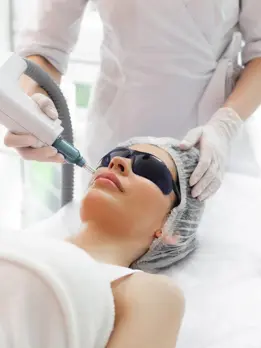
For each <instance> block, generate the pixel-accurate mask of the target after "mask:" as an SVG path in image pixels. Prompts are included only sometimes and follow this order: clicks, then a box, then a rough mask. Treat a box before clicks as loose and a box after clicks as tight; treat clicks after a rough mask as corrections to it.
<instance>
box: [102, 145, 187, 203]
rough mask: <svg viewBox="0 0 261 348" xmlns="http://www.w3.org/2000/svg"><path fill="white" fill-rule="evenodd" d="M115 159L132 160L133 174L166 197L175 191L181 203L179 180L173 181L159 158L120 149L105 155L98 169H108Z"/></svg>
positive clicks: (145, 153)
mask: <svg viewBox="0 0 261 348" xmlns="http://www.w3.org/2000/svg"><path fill="white" fill-rule="evenodd" d="M114 157H123V158H128V159H130V160H131V164H132V171H133V173H135V174H137V175H139V176H142V177H143V178H146V179H148V180H150V181H151V182H153V183H154V184H155V185H157V186H158V188H159V189H160V190H161V191H162V193H163V194H164V195H168V194H170V193H171V191H172V190H173V191H174V193H175V195H176V197H177V205H179V203H180V201H181V194H180V186H179V180H178V179H177V182H175V181H174V180H173V178H172V175H171V173H170V171H169V169H168V167H167V166H166V165H165V163H164V162H162V161H161V160H160V159H159V158H158V157H156V156H154V155H152V154H150V153H147V152H141V151H137V150H132V149H129V148H127V147H118V148H116V149H114V150H112V151H110V152H109V153H108V154H107V155H105V156H104V157H103V158H102V159H101V161H100V162H99V164H98V166H97V168H101V167H108V166H109V164H110V162H111V160H112V159H113V158H114Z"/></svg>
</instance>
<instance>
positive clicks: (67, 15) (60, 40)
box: [15, 0, 88, 74]
mask: <svg viewBox="0 0 261 348" xmlns="http://www.w3.org/2000/svg"><path fill="white" fill-rule="evenodd" d="M87 1H88V0H72V1H68V0H30V1H29V0H27V1H26V3H27V7H28V17H27V16H25V17H24V18H23V19H22V24H21V28H18V36H17V40H16V44H15V51H16V52H17V53H18V54H20V55H21V56H23V57H26V56H29V55H41V56H43V57H44V58H46V59H47V60H48V61H49V62H50V63H52V65H53V66H54V67H55V68H56V69H57V70H58V71H59V72H61V73H62V74H64V73H65V72H66V69H67V65H68V60H69V55H70V53H71V52H72V50H73V48H74V46H75V44H76V42H77V39H78V36H79V32H80V26H81V20H82V17H83V14H84V10H85V6H86V4H87Z"/></svg>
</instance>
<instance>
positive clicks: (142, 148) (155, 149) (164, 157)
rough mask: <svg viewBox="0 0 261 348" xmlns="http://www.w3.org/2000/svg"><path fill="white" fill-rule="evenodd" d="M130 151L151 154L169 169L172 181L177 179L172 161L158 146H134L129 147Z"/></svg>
mask: <svg viewBox="0 0 261 348" xmlns="http://www.w3.org/2000/svg"><path fill="white" fill-rule="evenodd" d="M130 148H131V149H133V150H137V151H143V152H147V153H151V154H152V155H154V156H156V157H158V158H159V159H160V160H161V161H162V162H164V163H165V164H166V166H167V167H168V168H169V170H170V172H171V174H172V176H173V179H174V180H176V178H177V170H176V166H175V163H174V162H173V159H172V158H171V156H170V154H169V153H168V152H167V151H165V150H163V149H161V148H160V147H158V146H155V145H151V144H135V145H132V146H130Z"/></svg>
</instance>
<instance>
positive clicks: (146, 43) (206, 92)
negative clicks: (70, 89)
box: [17, 0, 261, 172]
mask: <svg viewBox="0 0 261 348" xmlns="http://www.w3.org/2000/svg"><path fill="white" fill-rule="evenodd" d="M86 3H87V2H86V0H73V1H68V0H67V1H62V0H49V1H48V4H46V1H44V0H37V4H35V6H36V7H37V14H36V15H35V17H34V20H32V19H31V20H29V21H28V22H27V25H26V27H25V29H24V30H23V31H22V32H21V35H20V38H19V40H18V45H17V51H18V52H19V53H20V54H21V55H24V56H26V55H30V54H40V55H42V56H44V57H46V58H47V59H48V60H49V61H50V62H51V63H52V64H53V65H54V66H55V67H56V68H57V69H58V70H60V71H61V72H62V73H64V72H65V71H66V67H67V64H68V58H69V53H70V52H71V50H72V49H73V46H74V44H75V42H76V40H77V37H78V33H79V29H80V22H81V16H82V14H83V11H84V8H85V5H86ZM96 3H97V6H98V10H99V12H100V16H101V19H102V21H103V25H104V40H103V43H102V47H101V72H100V76H99V79H98V81H97V84H96V86H95V89H94V92H93V96H92V103H91V107H90V109H89V113H88V117H87V129H86V142H87V144H86V145H87V147H86V155H87V158H88V159H89V160H90V162H91V163H92V164H95V163H96V162H97V161H98V160H99V158H100V157H101V156H102V155H103V154H104V153H105V152H106V151H108V150H109V149H111V148H112V147H114V146H115V145H116V144H117V143H118V142H120V141H123V140H125V139H127V138H129V137H132V136H141V135H150V136H172V137H176V138H181V137H182V136H184V135H185V134H186V132H187V131H188V130H189V129H191V128H193V127H195V126H197V125H202V124H204V123H205V122H206V121H208V120H209V119H210V118H211V116H212V115H213V113H214V112H215V111H216V110H217V109H218V108H219V107H220V106H222V104H223V102H224V101H225V99H226V97H227V96H228V95H229V93H231V90H232V88H233V85H234V83H235V80H236V77H237V76H238V73H239V71H240V69H239V67H238V64H237V61H238V60H237V58H238V53H239V52H240V50H241V35H242V36H243V39H244V41H245V46H244V48H243V51H242V62H243V64H246V63H247V62H249V61H250V60H251V59H253V58H255V57H261V21H260V13H261V1H260V0H242V1H240V0H211V1H210V0H197V1H195V0H162V1H159V0H142V1H140V0H124V1H119V0H97V1H96ZM30 18H32V13H30ZM29 23H30V24H29ZM86 45H88V42H86ZM242 141H243V142H242ZM242 141H241V147H237V153H235V154H234V159H235V160H236V161H235V162H236V163H235V166H234V167H235V168H237V169H241V171H242V170H243V171H244V170H245V169H246V168H247V165H246V163H247V161H248V165H250V167H248V168H250V171H252V172H253V170H255V168H253V166H252V161H253V154H252V152H251V148H250V145H249V142H248V141H247V135H246V134H243V138H242ZM242 144H243V147H242ZM242 148H243V149H244V158H242V153H241V151H242ZM239 167H240V168H239Z"/></svg>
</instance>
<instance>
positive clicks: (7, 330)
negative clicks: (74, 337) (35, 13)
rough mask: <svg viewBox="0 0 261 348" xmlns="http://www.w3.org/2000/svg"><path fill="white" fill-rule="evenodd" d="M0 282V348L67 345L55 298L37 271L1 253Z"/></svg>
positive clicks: (51, 347)
mask: <svg viewBox="0 0 261 348" xmlns="http://www.w3.org/2000/svg"><path fill="white" fill-rule="evenodd" d="M0 284H1V286H0V308H1V310H0V347H1V348H10V347H13V348H21V347H26V348H36V347H37V348H53V347H59V348H67V347H69V345H68V337H67V329H66V322H65V320H64V315H63V313H62V310H61V306H60V304H59V301H57V297H56V296H55V292H54V291H53V289H52V287H51V286H49V284H48V282H46V281H45V280H44V279H43V278H42V277H41V276H39V273H38V272H34V270H33V269H30V268H28V267H26V266H25V265H24V264H23V262H21V260H20V261H19V262H14V261H12V260H10V259H8V256H5V257H3V255H2V253H1V257H0Z"/></svg>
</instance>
